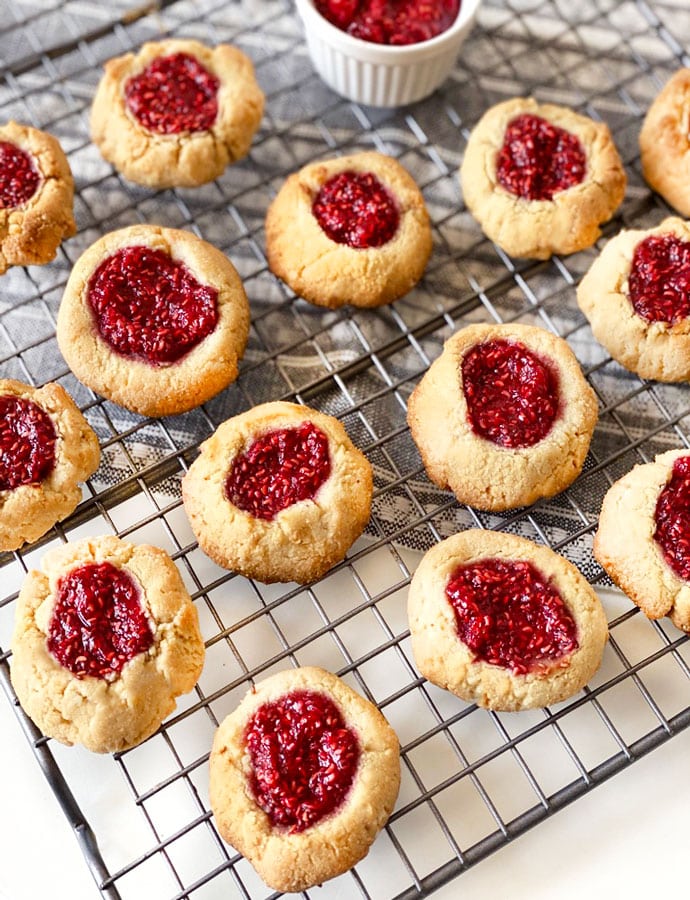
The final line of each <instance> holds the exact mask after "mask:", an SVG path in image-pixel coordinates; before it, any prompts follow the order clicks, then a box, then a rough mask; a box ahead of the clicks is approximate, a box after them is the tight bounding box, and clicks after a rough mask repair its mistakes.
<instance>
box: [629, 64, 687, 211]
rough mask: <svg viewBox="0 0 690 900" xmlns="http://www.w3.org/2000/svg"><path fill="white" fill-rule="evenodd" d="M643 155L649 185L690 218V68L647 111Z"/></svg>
mask: <svg viewBox="0 0 690 900" xmlns="http://www.w3.org/2000/svg"><path fill="white" fill-rule="evenodd" d="M640 154H641V161H642V174H643V175H644V177H645V180H646V181H647V184H649V185H650V187H652V188H653V189H654V190H655V191H656V192H657V193H659V194H661V196H662V197H663V198H664V200H666V201H667V203H669V204H670V205H671V206H672V207H673V208H674V209H676V210H678V212H679V213H681V214H682V215H684V216H690V69H680V70H679V71H678V72H676V73H675V75H673V76H672V77H671V78H670V79H669V80H668V81H667V82H666V84H665V85H664V87H663V88H662V89H661V91H660V92H659V94H658V95H657V97H656V98H655V100H654V101H653V102H652V105H651V106H650V107H649V109H648V110H647V114H646V116H645V118H644V122H643V123H642V128H641V130H640Z"/></svg>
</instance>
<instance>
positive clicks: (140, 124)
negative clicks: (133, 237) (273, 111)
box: [91, 38, 264, 188]
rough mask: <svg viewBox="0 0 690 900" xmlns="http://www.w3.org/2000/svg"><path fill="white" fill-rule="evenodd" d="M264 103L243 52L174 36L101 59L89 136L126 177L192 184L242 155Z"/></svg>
mask: <svg viewBox="0 0 690 900" xmlns="http://www.w3.org/2000/svg"><path fill="white" fill-rule="evenodd" d="M263 109H264V95H263V92H262V91H261V89H260V88H259V86H258V84H257V83H256V79H255V77H254V67H253V66H252V63H251V61H250V60H249V59H248V57H247V56H245V55H244V53H242V52H241V51H240V50H238V49H237V48H236V47H231V46H230V45H228V44H219V45H218V46H217V47H207V46H205V45H204V44H201V43H199V42H198V41H193V40H180V39H172V38H171V39H169V40H164V41H158V42H150V43H146V44H144V45H143V46H142V47H141V49H140V50H139V52H138V53H136V54H134V53H126V54H125V55H124V56H118V57H115V58H114V59H111V60H109V61H108V62H107V63H106V64H105V73H104V75H103V77H102V78H101V81H100V83H99V85H98V89H97V90H96V95H95V97H94V100H93V107H92V110H91V137H92V139H93V142H94V144H96V146H97V147H98V148H99V150H100V151H101V154H102V155H103V157H104V158H105V159H106V160H107V161H108V162H109V163H112V165H113V166H115V168H116V169H117V170H118V171H119V172H121V173H122V175H124V176H125V178H127V179H129V180H130V181H134V182H136V183H137V184H143V185H145V186H147V187H152V188H167V187H196V186H197V185H200V184H205V183H206V182H207V181H213V179H214V178H217V177H218V176H219V175H221V174H222V173H223V171H224V170H225V168H226V167H227V166H228V165H230V163H234V162H236V161H237V160H238V159H241V158H242V157H243V156H246V154H247V153H248V152H249V147H250V145H251V142H252V138H253V137H254V134H255V132H256V130H257V129H258V127H259V124H260V122H261V116H262V115H263Z"/></svg>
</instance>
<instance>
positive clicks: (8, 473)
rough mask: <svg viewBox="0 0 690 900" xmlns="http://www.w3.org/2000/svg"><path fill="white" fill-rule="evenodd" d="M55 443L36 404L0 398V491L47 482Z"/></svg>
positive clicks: (50, 423)
mask: <svg viewBox="0 0 690 900" xmlns="http://www.w3.org/2000/svg"><path fill="white" fill-rule="evenodd" d="M56 441H57V434H56V433H55V426H54V425H53V420H52V419H51V418H50V416H49V415H48V413H47V412H45V410H43V409H41V407H40V406H39V405H38V404H37V403H34V402H33V401H32V400H27V399H25V398H23V397H14V396H12V395H11V394H4V395H3V396H0V491H12V490H14V489H15V488H18V487H20V486H21V485H23V484H40V483H41V481H43V479H44V478H47V477H48V475H50V473H51V472H52V471H53V469H54V468H55V442H56Z"/></svg>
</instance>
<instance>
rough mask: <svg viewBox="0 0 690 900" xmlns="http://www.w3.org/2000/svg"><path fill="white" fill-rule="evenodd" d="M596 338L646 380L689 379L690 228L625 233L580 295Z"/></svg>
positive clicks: (666, 225)
mask: <svg viewBox="0 0 690 900" xmlns="http://www.w3.org/2000/svg"><path fill="white" fill-rule="evenodd" d="M577 302H578V304H579V306H580V309H581V310H582V311H583V313H584V314H585V315H586V316H587V318H588V319H589V323H590V325H591V326H592V333H593V334H594V337H595V338H596V339H597V340H598V341H599V343H600V344H602V345H603V346H604V347H605V348H606V349H607V350H608V352H609V353H610V354H611V356H612V357H613V358H614V359H615V360H616V361H617V362H619V363H620V364H621V365H622V366H625V368H626V369H629V370H630V371H631V372H635V373H636V374H638V375H639V376H640V377H641V378H653V379H655V380H656V381H669V382H673V381H687V380H688V379H690V225H689V224H688V223H687V222H684V221H683V220H682V219H678V218H668V219H665V220H664V221H663V222H662V223H661V224H660V225H658V226H657V227H656V228H651V229H649V230H647V231H640V230H636V229H630V230H624V231H621V232H619V233H618V234H617V235H616V236H615V237H614V238H612V239H611V240H610V241H609V242H608V243H607V244H606V246H605V247H604V249H603V250H602V252H601V254H600V255H599V256H598V257H597V259H595V260H594V262H593V263H592V265H591V267H590V269H589V271H588V272H587V274H586V275H585V277H584V278H583V279H582V281H581V282H580V285H579V286H578V289H577Z"/></svg>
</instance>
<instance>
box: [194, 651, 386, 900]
mask: <svg viewBox="0 0 690 900" xmlns="http://www.w3.org/2000/svg"><path fill="white" fill-rule="evenodd" d="M399 786H400V749H399V745H398V739H397V737H396V735H395V732H394V731H393V729H392V728H391V727H390V725H389V724H388V722H387V721H386V720H385V718H384V717H383V715H382V714H381V713H380V712H379V711H378V709H376V707H375V706H373V705H372V704H371V703H370V702H369V701H368V700H365V699H364V698H362V697H360V696H359V694H357V693H356V692H355V691H353V690H352V688H350V687H349V686H348V685H346V684H345V682H344V681H342V680H341V679H340V678H338V677H337V676H336V675H333V674H331V673H330V672H327V671H325V670H324V669H320V668H316V667H311V666H306V667H303V668H298V669H292V670H288V671H285V672H279V673H277V674H276V675H273V676H271V677H270V678H267V679H265V680H264V681H262V682H260V683H259V684H257V685H256V686H255V687H254V688H253V689H252V690H251V691H250V692H249V693H248V694H247V695H246V697H245V698H244V700H243V701H242V702H241V703H240V705H239V706H238V707H237V709H236V710H235V711H234V712H232V713H231V714H230V715H229V716H228V717H227V718H226V719H225V720H224V721H223V722H222V723H221V725H220V728H219V729H218V731H217V732H216V736H215V739H214V741H213V749H212V751H211V760H210V798H211V808H212V810H213V813H214V816H215V820H216V824H217V826H218V830H219V831H220V833H221V835H222V837H223V838H224V839H225V840H226V841H227V842H228V843H230V844H232V846H233V847H235V848H236V849H237V850H239V852H240V853H242V854H243V855H244V856H245V857H246V858H247V859H248V860H249V862H250V863H252V865H253V866H254V868H255V869H256V871H257V872H258V873H259V875H260V876H261V878H263V880H264V881H265V882H266V884H267V885H268V886H269V887H271V888H273V889H274V890H278V891H303V890H306V889H307V888H309V887H313V886H314V885H317V884H321V883H322V882H323V881H326V880H327V879H329V878H334V877H335V876H336V875H340V874H341V873H343V872H346V871H347V870H348V869H350V868H351V867H352V866H354V865H355V863H357V862H359V861H360V860H361V859H362V858H363V857H364V856H366V854H367V853H368V852H369V849H370V847H371V845H372V843H373V842H374V839H375V838H376V836H377V834H378V833H379V831H380V830H381V829H382V828H383V826H384V825H385V823H386V821H387V820H388V818H389V816H390V814H391V812H392V810H393V806H394V805H395V800H396V797H397V795H398V789H399Z"/></svg>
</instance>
